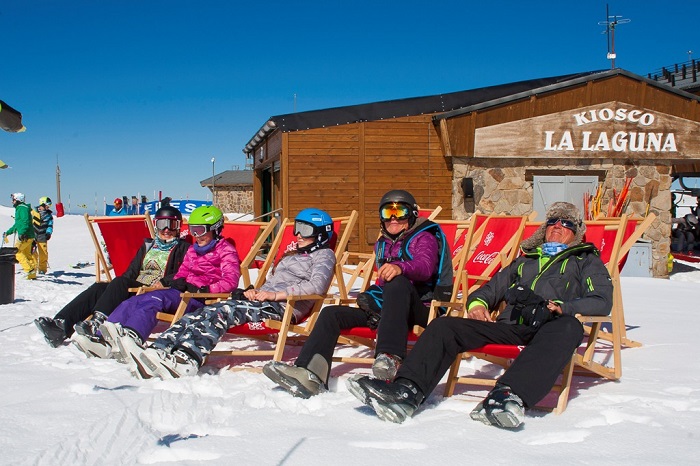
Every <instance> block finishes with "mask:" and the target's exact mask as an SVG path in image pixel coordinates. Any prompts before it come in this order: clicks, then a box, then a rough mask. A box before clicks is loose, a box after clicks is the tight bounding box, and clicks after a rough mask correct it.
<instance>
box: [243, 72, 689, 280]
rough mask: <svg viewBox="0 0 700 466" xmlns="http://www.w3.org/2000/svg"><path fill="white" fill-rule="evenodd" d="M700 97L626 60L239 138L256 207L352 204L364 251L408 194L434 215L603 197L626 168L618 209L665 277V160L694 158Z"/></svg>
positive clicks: (284, 124)
mask: <svg viewBox="0 0 700 466" xmlns="http://www.w3.org/2000/svg"><path fill="white" fill-rule="evenodd" d="M699 101H700V97H698V96H695V95H692V94H689V93H686V92H684V91H680V90H678V89H674V88H671V87H669V86H665V85H663V84H660V83H658V82H655V81H653V80H651V79H648V78H643V77H641V76H638V75H635V74H632V73H629V72H627V71H624V70H620V69H617V70H610V71H602V72H587V73H579V74H573V75H566V76H558V77H552V78H544V79H535V80H529V81H522V82H516V83H510V84H504V85H499V86H491V87H486V88H480V89H474V90H469V91H462V92H455V93H451V94H442V95H437V96H428V97H419V98H412V99H403V100H394V101H386V102H378V103H373V104H365V105H356V106H350V107H341V108H333V109H326V110H318V111H312V112H302V113H294V114H288V115H280V116H276V117H272V118H271V119H270V120H269V121H268V122H266V123H265V125H263V127H262V128H261V129H260V130H259V131H258V133H257V134H256V135H255V136H254V137H253V138H252V139H251V140H250V142H249V143H248V144H247V145H246V147H245V149H244V152H245V153H246V155H247V156H248V157H249V158H250V159H252V163H253V167H254V173H255V176H254V180H253V190H254V197H255V212H256V215H260V214H262V213H265V212H272V211H275V210H278V209H279V212H280V214H281V216H293V215H295V214H296V212H298V211H299V210H301V209H302V208H304V207H307V206H311V205H314V206H318V207H320V208H323V209H326V210H328V211H329V213H331V215H341V214H343V213H346V212H348V211H349V210H351V209H357V210H358V211H359V212H360V220H359V225H360V228H359V231H358V232H357V235H358V236H357V237H355V238H353V241H352V242H351V246H350V247H351V248H352V249H355V250H364V251H366V250H369V249H370V247H371V244H372V243H373V241H374V239H375V238H376V235H377V230H378V220H377V210H376V209H377V203H378V201H379V199H380V197H381V195H382V194H383V193H384V192H386V191H387V190H389V189H396V188H403V189H408V190H409V191H411V192H412V193H413V194H414V195H415V197H416V199H417V201H418V203H419V204H420V205H421V207H426V208H432V207H435V206H437V205H441V206H442V207H443V209H444V210H443V214H442V215H441V216H443V217H446V218H465V217H466V216H468V215H469V213H470V212H473V211H474V210H480V211H482V212H487V213H489V212H494V211H495V212H509V213H516V214H520V213H528V212H531V211H533V210H536V211H538V212H544V210H546V206H547V205H548V204H549V203H550V202H552V201H553V200H560V199H566V200H569V201H571V202H574V203H576V204H578V205H582V203H583V200H582V199H583V192H585V191H586V190H588V191H591V189H593V190H594V189H595V187H597V186H598V183H602V185H603V187H604V193H605V194H604V205H605V203H606V202H607V199H608V198H609V197H610V196H611V194H612V191H613V189H615V190H617V191H618V192H619V190H620V189H621V187H622V185H623V183H624V181H625V179H626V178H632V179H633V182H632V186H631V194H630V203H629V205H628V207H627V213H628V214H638V215H644V214H645V213H646V212H647V211H653V212H654V213H656V214H657V215H658V219H657V220H656V222H655V223H654V225H653V226H652V228H651V230H650V231H649V233H648V235H647V237H648V238H649V239H650V240H651V242H652V244H653V248H652V250H653V252H652V254H653V267H652V268H653V275H655V276H664V275H666V273H667V272H666V257H667V254H668V252H669V244H670V240H669V237H670V230H671V219H670V213H669V209H670V206H671V195H670V187H671V182H672V177H673V171H674V167H675V166H676V165H683V166H684V167H687V166H688V164H691V166H692V165H693V164H694V163H695V162H698V161H700V131H699V130H700V108H698V102H699Z"/></svg>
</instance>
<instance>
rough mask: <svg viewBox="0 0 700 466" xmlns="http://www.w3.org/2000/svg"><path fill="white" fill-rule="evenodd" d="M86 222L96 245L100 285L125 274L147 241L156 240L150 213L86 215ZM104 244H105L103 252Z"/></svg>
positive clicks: (96, 272)
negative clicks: (110, 215) (116, 215)
mask: <svg viewBox="0 0 700 466" xmlns="http://www.w3.org/2000/svg"><path fill="white" fill-rule="evenodd" d="M85 222H86V223H87V227H88V231H89V232H90V237H91V238H92V242H93V244H94V246H95V281H97V282H101V281H107V282H110V281H112V279H113V278H114V277H118V276H119V275H121V274H123V273H124V272H125V271H126V269H127V268H128V267H129V264H130V263H131V261H132V260H133V259H134V256H135V255H136V252H137V251H138V250H139V248H140V247H141V246H142V245H143V242H144V240H145V239H146V238H154V237H155V231H154V229H153V223H152V221H151V216H150V215H149V214H148V213H146V214H145V215H124V216H119V217H90V215H88V214H85ZM95 227H97V231H98V232H99V234H100V236H101V238H102V239H101V240H100V238H99V237H98V235H97V231H95ZM101 241H104V250H103V248H102V244H101ZM112 274H114V275H112ZM103 275H104V280H103V278H102V276H103Z"/></svg>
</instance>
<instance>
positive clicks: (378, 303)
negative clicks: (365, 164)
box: [263, 190, 452, 398]
mask: <svg viewBox="0 0 700 466" xmlns="http://www.w3.org/2000/svg"><path fill="white" fill-rule="evenodd" d="M379 217H380V221H381V237H380V238H379V240H377V243H376V244H375V246H374V251H375V254H376V262H377V264H376V265H377V281H376V283H375V285H373V286H372V287H370V289H369V290H368V291H367V292H365V293H361V294H360V295H359V296H358V298H357V304H358V306H359V307H350V306H328V307H326V308H324V309H323V311H321V314H320V315H319V317H318V320H317V321H316V324H315V325H314V328H313V330H312V332H311V334H310V335H309V338H308V340H307V341H306V343H305V344H304V346H303V348H302V350H301V353H300V354H299V357H298V358H297V360H296V362H295V364H294V365H289V364H285V363H282V362H276V361H273V362H270V363H268V364H267V365H265V367H264V368H263V373H264V374H265V375H266V376H267V377H268V378H270V379H271V380H272V381H273V382H275V383H277V384H278V385H280V386H281V387H283V388H284V389H286V390H287V391H289V392H290V393H291V394H292V395H294V396H298V397H301V398H309V397H310V396H313V395H316V394H318V393H319V392H321V391H322V390H324V389H327V386H328V378H329V375H330V369H331V360H332V357H333V350H334V348H335V345H336V343H337V341H338V337H339V336H340V332H341V330H342V329H347V328H352V327H370V328H376V329H377V346H376V350H375V361H374V364H373V365H372V372H373V374H374V376H375V377H377V378H381V379H385V380H392V379H393V378H394V375H395V374H396V371H397V368H398V366H399V364H400V363H401V361H402V359H403V358H404V357H405V356H406V338H407V335H408V332H409V330H410V329H411V328H412V327H413V326H414V325H416V324H417V325H420V326H423V327H424V326H426V325H427V321H428V314H429V307H427V306H426V304H425V302H426V301H427V302H428V303H429V302H430V300H431V299H432V297H435V298H436V299H444V298H449V296H450V292H451V288H452V262H451V259H450V254H449V248H446V247H445V244H444V235H443V234H442V231H441V230H440V227H439V226H438V225H437V224H435V223H433V222H430V221H429V220H427V219H425V218H420V217H418V205H417V204H416V201H415V199H414V197H413V195H411V193H409V192H407V191H403V190H392V191H389V192H388V193H386V194H385V195H384V196H383V197H382V199H381V201H380V203H379ZM445 293H446V294H445Z"/></svg>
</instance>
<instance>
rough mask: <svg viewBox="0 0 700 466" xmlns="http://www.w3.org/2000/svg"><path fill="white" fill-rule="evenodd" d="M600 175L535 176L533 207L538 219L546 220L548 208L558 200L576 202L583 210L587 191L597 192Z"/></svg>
mask: <svg viewBox="0 0 700 466" xmlns="http://www.w3.org/2000/svg"><path fill="white" fill-rule="evenodd" d="M597 188H598V177H597V176H594V175H591V176H569V175H565V176H533V179H532V190H533V194H532V198H533V199H532V209H533V210H534V211H536V212H537V218H536V219H537V220H540V221H544V220H545V218H544V216H545V213H546V212H547V208H548V207H549V206H550V205H551V204H552V203H553V202H557V201H566V202H570V203H572V204H574V205H575V206H576V207H578V208H579V209H581V211H582V212H583V197H584V194H585V193H590V194H595V192H596V189H597Z"/></svg>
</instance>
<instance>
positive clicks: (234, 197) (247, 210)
mask: <svg viewBox="0 0 700 466" xmlns="http://www.w3.org/2000/svg"><path fill="white" fill-rule="evenodd" d="M214 199H215V204H216V205H217V206H218V207H219V208H220V209H221V210H222V211H224V212H226V213H239V214H252V213H253V187H252V186H226V187H217V188H216V193H215V197H214Z"/></svg>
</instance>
